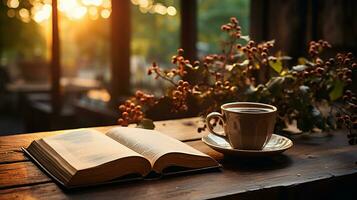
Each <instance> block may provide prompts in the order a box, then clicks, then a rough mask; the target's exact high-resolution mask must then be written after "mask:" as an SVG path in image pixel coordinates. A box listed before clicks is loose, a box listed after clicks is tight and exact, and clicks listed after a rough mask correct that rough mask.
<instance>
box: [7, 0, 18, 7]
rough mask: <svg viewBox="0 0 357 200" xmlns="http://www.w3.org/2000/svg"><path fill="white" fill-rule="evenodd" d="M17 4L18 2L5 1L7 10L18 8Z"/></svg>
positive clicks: (13, 0) (16, 0) (15, 0)
mask: <svg viewBox="0 0 357 200" xmlns="http://www.w3.org/2000/svg"><path fill="white" fill-rule="evenodd" d="M19 4H20V2H19V0H8V1H7V6H8V7H9V8H17V7H19Z"/></svg>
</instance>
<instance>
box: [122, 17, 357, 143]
mask: <svg viewBox="0 0 357 200" xmlns="http://www.w3.org/2000/svg"><path fill="white" fill-rule="evenodd" d="M221 30H222V31H223V32H225V33H226V34H227V39H226V40H225V41H224V48H223V50H222V53H220V54H212V55H207V56H205V57H203V58H202V59H201V60H197V61H193V62H192V61H190V60H187V59H185V57H184V51H183V50H182V49H179V50H178V51H177V55H175V56H173V57H172V64H173V67H172V68H171V69H170V70H164V69H162V68H160V67H159V66H158V65H157V64H156V63H153V64H152V66H150V67H149V69H148V75H153V76H155V79H162V80H164V81H166V82H168V83H169V84H171V86H172V87H170V88H169V89H168V91H167V93H166V94H165V96H163V97H159V98H158V97H154V96H153V95H151V94H145V93H143V92H141V91H138V92H137V93H136V94H135V96H134V97H132V98H131V99H130V100H128V101H126V102H125V103H124V104H122V105H120V106H119V109H120V111H121V112H122V114H121V115H122V116H121V118H120V119H119V120H118V123H119V124H120V125H123V126H127V125H128V124H130V123H139V122H140V121H142V120H143V119H144V115H145V112H146V111H147V110H148V109H150V108H151V107H153V106H157V105H158V104H161V103H166V104H169V106H170V108H171V109H170V111H169V112H173V113H182V112H190V111H193V110H194V111H197V110H198V111H199V112H198V113H196V114H200V115H201V116H205V115H206V114H207V113H209V112H212V111H219V110H220V105H222V104H223V103H226V102H232V101H256V102H263V103H268V104H272V105H275V106H277V107H278V110H279V114H278V121H277V124H276V130H277V131H278V132H279V131H282V130H283V129H284V128H285V127H286V124H288V123H291V122H293V121H296V123H297V127H298V128H299V129H300V130H302V131H303V132H314V131H316V130H329V129H335V128H338V127H340V126H341V125H344V126H345V127H347V128H348V129H349V134H348V137H349V139H350V140H349V141H350V143H351V144H356V143H357V134H356V129H357V127H356V126H357V119H356V118H357V108H356V107H357V100H356V95H355V94H354V93H353V92H351V90H350V89H349V88H351V85H352V83H353V74H355V73H356V70H357V67H356V66H357V64H356V62H355V58H354V57H353V55H352V54H351V53H347V54H337V55H336V56H335V57H334V58H325V56H324V50H326V49H328V48H330V47H331V45H330V44H329V43H328V42H326V41H323V40H319V41H317V42H315V41H312V42H310V43H309V45H308V55H309V56H308V58H299V59H298V63H297V64H296V65H293V66H289V65H288V63H287V60H291V58H290V57H288V56H284V55H282V54H281V53H278V54H275V55H273V54H272V53H271V48H272V47H273V46H274V40H271V41H267V42H262V43H256V42H255V41H253V40H250V38H249V37H248V36H243V35H242V34H241V27H240V26H239V22H238V20H237V19H236V18H231V19H230V22H229V23H227V24H224V25H223V26H222V27H221ZM290 62H291V61H290ZM326 107H327V108H329V109H328V111H327V112H325V111H324V110H326V109H323V108H326ZM204 128H205V127H201V128H199V130H198V131H202V130H203V129H204Z"/></svg>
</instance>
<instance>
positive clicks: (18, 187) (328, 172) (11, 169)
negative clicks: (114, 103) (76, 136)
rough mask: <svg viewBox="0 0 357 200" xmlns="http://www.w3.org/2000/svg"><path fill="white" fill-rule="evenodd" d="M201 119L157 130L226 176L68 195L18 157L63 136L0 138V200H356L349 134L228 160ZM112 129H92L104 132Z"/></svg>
mask: <svg viewBox="0 0 357 200" xmlns="http://www.w3.org/2000/svg"><path fill="white" fill-rule="evenodd" d="M198 123H201V122H200V120H199V119H198V118H187V119H180V120H170V121H161V122H156V123H155V124H156V129H157V130H159V131H161V132H163V133H165V134H168V135H170V136H172V137H175V138H177V139H179V140H182V141H184V142H186V143H187V144H189V145H191V146H193V147H194V148H196V149H198V150H200V151H202V152H204V153H206V154H208V155H210V156H212V157H214V158H215V159H217V160H218V161H219V162H220V163H221V164H222V165H223V171H222V172H209V173H198V174H189V175H188V174H186V175H180V176H175V177H167V178H163V179H160V180H150V181H136V182H131V183H118V184H112V185H105V186H98V187H92V188H85V189H80V190H75V191H64V190H62V189H61V188H59V187H58V186H57V185H56V184H55V183H54V182H53V181H52V180H51V179H50V178H49V177H47V176H46V175H45V174H44V173H43V172H42V171H41V170H39V169H38V168H37V167H36V166H35V165H34V164H33V163H32V162H30V161H29V160H28V159H27V158H26V157H25V156H24V155H23V153H22V152H21V151H20V147H23V146H24V147H27V146H28V145H29V144H30V143H31V141H33V140H35V139H38V138H42V137H45V136H49V135H54V134H60V133H63V132H64V131H55V132H41V133H32V134H22V135H13V136H3V137H0V199H113V198H114V199H159V198H161V199H207V198H219V197H225V198H232V199H233V198H236V197H240V198H243V199H246V198H248V199H251V198H253V199H254V198H259V199H261V198H264V199H310V198H312V197H317V198H319V199H321V198H328V199H331V198H336V199H337V198H338V199H346V198H351V199H353V195H354V197H357V196H356V195H357V192H356V183H357V163H356V161H357V146H350V145H348V144H347V139H346V135H345V134H346V133H344V131H336V132H334V133H333V134H332V136H330V137H322V138H318V137H314V138H311V137H299V138H295V139H294V146H293V147H292V148H291V149H290V150H288V151H286V152H285V153H284V154H282V155H279V156H275V157H272V158H262V159H246V158H228V157H224V156H223V155H222V154H220V153H218V152H216V151H214V150H212V149H210V148H209V147H208V146H206V145H205V144H204V143H202V142H201V140H200V138H201V137H202V135H203V134H207V133H201V134H199V133H197V131H196V129H197V124H198ZM110 128H112V127H98V128H93V129H96V130H99V131H101V132H105V131H107V130H108V129H110Z"/></svg>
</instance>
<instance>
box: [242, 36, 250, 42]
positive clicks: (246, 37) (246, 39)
mask: <svg viewBox="0 0 357 200" xmlns="http://www.w3.org/2000/svg"><path fill="white" fill-rule="evenodd" d="M240 39H243V40H245V41H247V42H249V40H250V37H249V35H242V36H240Z"/></svg>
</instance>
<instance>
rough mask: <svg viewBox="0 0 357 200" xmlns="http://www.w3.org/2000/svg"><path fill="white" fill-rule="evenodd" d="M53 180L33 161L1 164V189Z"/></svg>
mask: <svg viewBox="0 0 357 200" xmlns="http://www.w3.org/2000/svg"><path fill="white" fill-rule="evenodd" d="M46 182H51V179H50V178H49V177H48V176H46V175H45V174H44V173H43V172H42V171H40V170H39V169H38V168H37V167H36V165H34V164H33V163H31V162H18V163H10V164H2V165H0V189H4V188H10V187H15V186H17V187H19V186H24V185H29V184H38V183H46Z"/></svg>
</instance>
